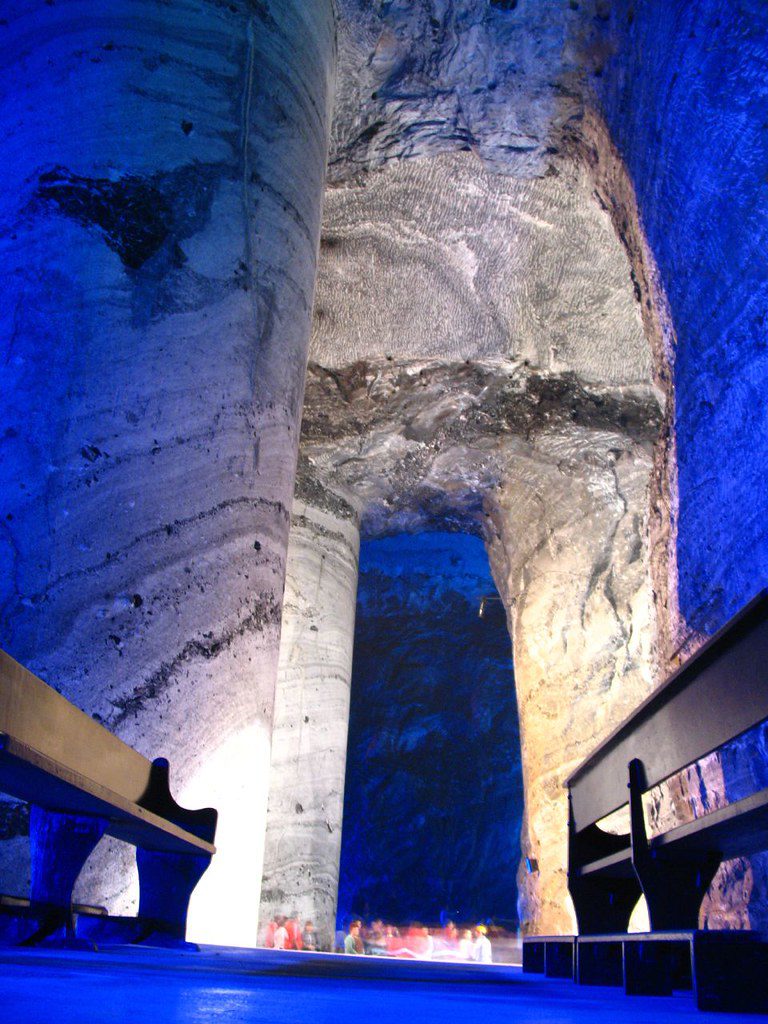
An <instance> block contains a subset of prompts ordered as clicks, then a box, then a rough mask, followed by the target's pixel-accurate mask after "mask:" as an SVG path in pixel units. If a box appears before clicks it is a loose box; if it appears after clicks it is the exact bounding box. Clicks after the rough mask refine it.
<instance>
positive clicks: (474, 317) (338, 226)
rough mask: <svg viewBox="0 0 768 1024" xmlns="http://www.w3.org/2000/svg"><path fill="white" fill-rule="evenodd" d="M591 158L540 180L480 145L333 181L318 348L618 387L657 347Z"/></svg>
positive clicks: (632, 378)
mask: <svg viewBox="0 0 768 1024" xmlns="http://www.w3.org/2000/svg"><path fill="white" fill-rule="evenodd" d="M592 193H593V184H592V180H591V175H590V173H589V171H588V169H587V168H584V167H580V166H578V165H566V164H562V165H560V167H559V169H558V172H557V174H552V175H549V176H547V177H545V178H538V179H534V180H531V181H526V180H519V179H514V178H503V177H499V176H498V175H492V174H489V173H488V172H487V171H486V170H484V168H483V165H482V164H481V163H480V162H479V161H478V159H477V158H476V157H475V156H474V155H473V154H471V153H457V154H454V155H451V156H443V157H439V158H435V159H433V160H418V161H408V162H406V163H402V164H392V165H388V166H387V167H385V168H384V169H382V170H380V171H378V172H377V173H375V174H371V175H369V176H368V177H367V178H366V179H365V183H364V184H361V185H355V186H347V187H344V188H337V189H332V190H330V191H329V192H328V194H327V196H326V200H325V206H324V212H323V232H322V239H321V260H320V267H319V273H318V282H317V290H316V297H315V312H314V317H315V329H314V332H313V338H312V349H311V358H312V359H313V360H315V361H317V362H318V363H320V364H322V365H323V366H326V367H331V366H340V365H349V364H350V363H353V362H355V361H357V360H360V359H371V358H376V357H379V358H380V357H382V356H384V357H386V358H390V359H394V360H398V359H412V360H413V359H440V360H443V361H453V362H459V361H461V360H463V359H510V360H527V361H528V363H529V364H530V365H531V366H535V367H537V368H540V369H542V370H548V371H553V372H558V371H561V372H562V371H565V370H570V371H572V372H574V373H575V374H577V375H578V376H579V377H580V378H581V379H582V380H585V381H591V382H599V383H601V384H605V385H620V384H636V383H638V382H642V383H646V382H647V381H648V380H649V379H650V377H651V356H650V351H649V347H648V343H647V341H646V339H645V336H644V334H643V327H642V319H641V313H640V306H639V303H638V299H637V296H636V294H635V292H634V290H633V288H632V285H631V282H630V279H629V268H628V265H627V256H626V253H625V251H624V249H623V247H622V245H621V243H620V241H619V240H618V238H617V237H616V234H615V232H614V229H613V226H612V224H611V219H610V216H609V215H608V213H607V212H606V211H605V210H604V209H602V208H601V207H600V206H599V205H598V204H597V203H596V202H595V200H594V197H593V194H592Z"/></svg>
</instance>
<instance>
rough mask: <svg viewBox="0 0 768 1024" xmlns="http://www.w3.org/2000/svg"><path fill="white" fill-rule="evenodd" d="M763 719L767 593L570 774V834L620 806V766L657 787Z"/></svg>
mask: <svg viewBox="0 0 768 1024" xmlns="http://www.w3.org/2000/svg"><path fill="white" fill-rule="evenodd" d="M766 718H768V592H766V591H762V592H761V593H760V594H758V596H757V597H756V598H755V599H754V600H753V601H751V602H750V603H749V604H748V605H747V606H746V607H745V608H744V609H742V611H741V612H739V614H738V615H736V616H735V617H734V618H733V619H731V620H730V622H728V623H727V624H726V625H725V626H724V627H723V628H722V629H721V630H720V631H719V632H718V633H716V634H715V635H714V636H713V637H712V638H711V639H710V640H709V641H707V643H706V644H705V645H704V646H703V647H702V648H701V649H700V650H699V651H698V652H697V653H696V654H695V655H694V656H693V658H691V659H690V660H689V661H687V662H686V663H685V664H684V665H683V666H681V668H679V669H678V670H677V672H675V673H674V675H673V676H671V678H670V679H669V680H667V682H666V683H664V685H663V686H661V687H660V688H659V689H658V690H656V691H655V692H654V693H652V694H651V696H650V697H648V699H647V700H646V701H645V702H644V703H643V704H641V705H640V707H639V708H638V709H637V710H636V711H635V712H634V713H633V714H632V715H630V717H629V718H628V719H627V720H626V721H625V722H623V723H622V725H620V726H619V727H618V728H617V729H616V730H615V731H614V732H613V733H612V734H611V735H610V736H609V737H608V738H607V739H606V740H604V742H603V743H601V744H600V746H599V747H598V748H597V749H596V750H595V751H594V752H593V754H592V755H591V756H590V757H589V758H588V759H587V760H586V761H585V762H584V763H583V764H582V765H581V766H580V767H579V768H578V769H577V770H576V771H575V772H574V773H573V775H571V777H570V778H569V779H568V782H567V785H568V787H569V789H570V793H571V810H572V813H573V822H574V827H575V829H576V831H577V832H579V831H581V830H582V829H583V828H586V827H587V826H589V825H591V824H592V823H593V822H596V821H599V820H600V819H601V818H603V817H605V816H606V815H607V814H610V813H612V812H613V811H615V810H616V809H617V808H619V807H621V806H622V805H623V804H625V803H626V802H627V799H628V794H627V765H628V764H629V762H630V761H631V760H632V759H633V758H640V760H641V761H642V762H643V767H644V769H645V781H646V785H647V786H648V787H649V788H650V787H651V786H655V785H657V784H658V783H659V782H662V781H663V780H664V779H667V778H669V777H670V776H671V775H674V773H675V772H677V771H680V770H681V769H682V768H685V767H686V766H687V765H690V764H693V762H694V761H697V760H698V759H699V758H702V757H705V756H706V755H707V754H710V753H711V752H712V751H714V750H717V749H718V748H719V747H721V746H722V745H723V744H724V743H727V742H728V741H729V740H731V739H733V738H734V737H736V736H738V735H739V734H740V733H742V732H745V731H746V730H747V729H750V728H752V727H753V726H755V725H757V724H759V723H760V722H762V721H763V720H764V719H766Z"/></svg>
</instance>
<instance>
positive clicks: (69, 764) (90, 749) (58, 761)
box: [0, 651, 217, 943]
mask: <svg viewBox="0 0 768 1024" xmlns="http://www.w3.org/2000/svg"><path fill="white" fill-rule="evenodd" d="M0 791H2V792H5V793H8V794H10V795H12V796H15V797H17V798H19V799H21V800H25V801H27V802H28V803H29V805H30V847H31V867H32V873H31V890H30V895H29V901H28V911H29V915H28V916H29V917H30V918H31V919H32V920H33V921H34V922H35V927H34V929H33V931H32V932H31V933H30V934H29V936H28V937H27V939H26V941H27V942H28V943H32V942H35V941H37V940H39V939H42V938H45V937H47V936H50V935H55V934H57V933H58V932H59V931H61V930H64V932H65V933H66V935H67V936H68V937H69V938H70V939H71V938H73V937H74V934H75V915H74V913H73V905H72V891H73V888H74V885H75V882H76V881H77V877H78V875H79V874H80V871H81V870H82V867H83V865H84V864H85V861H86V860H87V858H88V856H89V855H90V853H91V852H92V851H93V849H94V848H95V846H96V844H97V843H98V842H99V840H100V839H101V838H102V836H105V835H109V836H114V837H115V838H117V839H121V840H124V841H125V842H127V843H130V844H132V845H133V846H135V847H136V861H137V865H138V872H139V886H140V889H139V911H138V917H137V918H136V919H105V917H104V915H103V913H102V914H99V913H94V914H91V915H88V914H84V915H82V916H83V922H82V929H81V928H80V918H78V922H77V923H78V932H80V931H82V932H85V933H87V934H88V938H93V937H94V936H95V937H98V936H99V935H102V934H104V935H107V934H109V935H112V936H113V937H115V938H120V937H122V938H123V941H125V937H126V936H129V937H130V938H131V939H132V940H133V941H141V940H146V939H149V938H151V937H152V936H155V937H159V938H161V940H162V939H163V938H167V939H168V940H171V941H183V940H184V937H185V933H186V919H187V909H188V906H189V899H190V896H191V894H192V890H193V889H194V887H195V885H196V884H197V882H198V881H199V880H200V878H201V877H202V875H203V873H204V872H205V870H206V868H207V867H208V865H209V863H210V860H211V857H212V855H213V854H214V852H215V847H214V845H213V841H214V838H215V832H216V819H217V812H216V811H215V810H213V809H212V808H204V809H201V810H196V811H190V810H186V809H184V808H183V807H180V806H179V805H178V804H177V803H176V802H175V800H174V799H173V797H172V796H171V793H170V789H169V783H168V762H167V761H165V760H164V759H162V758H158V759H157V760H155V761H151V762H150V761H148V760H147V759H146V758H145V757H142V755H141V754H139V753H137V752H136V751H135V750H133V749H132V748H131V747H129V746H128V745H127V744H125V743H123V742H122V740H120V739H118V738H117V737H116V736H114V735H113V734H112V733H110V732H109V731H108V730H107V729H105V728H104V727H103V726H102V725H100V724H99V723H98V722H96V721H94V720H93V719H92V718H90V717H89V716H88V715H86V714H84V713H83V712H82V711H80V710H78V709H77V708H76V707H74V706H73V705H72V704H70V703H69V701H67V700H66V699H65V698H64V697H62V696H61V695H60V694H58V693H57V692H56V691H55V690H53V689H52V688H51V687H50V686H47V685H46V684H45V683H44V682H42V680H40V679H38V678H37V677H36V676H34V675H33V674H32V673H31V672H29V671H27V669H25V668H23V667H22V666H21V665H19V664H18V662H16V661H14V660H13V659H12V658H11V657H9V655H7V654H5V653H4V652H2V651H0ZM12 902H13V901H11V903H12ZM25 902H26V901H25ZM5 906H6V910H7V909H8V900H6V901H5ZM16 910H17V912H19V913H20V912H21V907H20V905H18V904H17V907H16ZM131 920H134V924H133V926H132V927H130V926H129V927H127V928H125V927H123V928H121V927H120V924H121V923H123V924H125V923H126V922H130V921H131ZM107 922H108V927H106V924H107Z"/></svg>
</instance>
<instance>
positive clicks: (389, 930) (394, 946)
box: [384, 924, 403, 956]
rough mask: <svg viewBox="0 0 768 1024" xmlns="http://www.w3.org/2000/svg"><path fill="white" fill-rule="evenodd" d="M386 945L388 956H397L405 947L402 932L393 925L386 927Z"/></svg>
mask: <svg viewBox="0 0 768 1024" xmlns="http://www.w3.org/2000/svg"><path fill="white" fill-rule="evenodd" d="M384 945H385V947H386V950H387V956H396V955H397V951H398V950H399V949H400V948H401V947H402V945H403V941H402V939H401V938H400V932H399V931H398V930H397V928H395V926H394V925H393V924H387V925H384Z"/></svg>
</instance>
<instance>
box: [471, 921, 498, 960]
mask: <svg viewBox="0 0 768 1024" xmlns="http://www.w3.org/2000/svg"><path fill="white" fill-rule="evenodd" d="M472 938H473V939H474V940H475V941H474V945H473V946H472V959H473V960H474V961H475V963H478V964H490V963H493V955H492V951H491V940H490V939H489V938H488V929H487V928H486V927H485V925H484V924H476V925H475V927H474V928H473V929H472Z"/></svg>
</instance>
